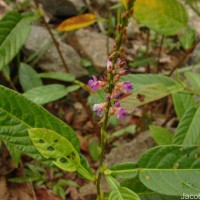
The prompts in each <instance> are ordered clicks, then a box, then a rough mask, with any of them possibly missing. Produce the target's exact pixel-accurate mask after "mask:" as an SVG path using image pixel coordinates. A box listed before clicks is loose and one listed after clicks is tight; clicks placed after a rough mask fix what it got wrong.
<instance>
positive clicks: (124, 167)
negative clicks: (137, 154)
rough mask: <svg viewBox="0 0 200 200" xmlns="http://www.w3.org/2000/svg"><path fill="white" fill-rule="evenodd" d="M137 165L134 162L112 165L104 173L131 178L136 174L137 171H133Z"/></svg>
mask: <svg viewBox="0 0 200 200" xmlns="http://www.w3.org/2000/svg"><path fill="white" fill-rule="evenodd" d="M136 167H137V164H136V163H129V162H127V163H121V164H117V165H114V166H112V167H111V168H110V169H109V170H107V171H106V172H105V173H107V174H109V175H111V176H113V177H115V178H123V179H132V178H134V177H135V176H137V174H138V172H137V171H135V168H136Z"/></svg>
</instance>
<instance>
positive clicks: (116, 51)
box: [96, 0, 134, 200]
mask: <svg viewBox="0 0 200 200" xmlns="http://www.w3.org/2000/svg"><path fill="white" fill-rule="evenodd" d="M133 3H134V0H129V1H128V9H127V11H126V12H125V13H124V14H123V15H122V20H121V23H120V24H119V26H118V34H117V36H116V39H115V42H116V44H115V47H113V53H112V54H111V55H112V56H111V57H112V69H114V66H115V63H116V62H117V59H118V58H119V56H120V53H121V51H120V50H121V45H122V43H123V41H124V39H125V38H126V37H125V36H126V27H127V25H128V19H129V17H130V16H131V15H132V9H133ZM108 80H109V86H108V93H109V95H110V96H111V95H112V91H113V89H114V75H113V74H108ZM111 107H112V102H111V101H108V103H107V107H106V111H105V114H104V120H103V125H102V128H101V144H100V149H101V151H100V166H99V172H98V175H97V184H96V187H97V199H98V200H102V198H101V197H102V193H101V186H100V185H101V178H102V175H103V173H104V166H103V162H104V154H105V146H106V139H107V134H106V131H107V126H108V120H109V111H110V108H111Z"/></svg>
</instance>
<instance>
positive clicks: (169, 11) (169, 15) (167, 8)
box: [134, 0, 188, 35]
mask: <svg viewBox="0 0 200 200" xmlns="http://www.w3.org/2000/svg"><path fill="white" fill-rule="evenodd" d="M134 17H135V18H136V19H137V20H138V21H139V22H140V23H141V24H142V25H144V26H147V27H148V28H150V29H152V30H154V31H156V32H158V33H160V34H163V35H175V34H177V33H178V32H179V31H181V30H182V29H183V28H184V27H185V26H186V25H187V21H188V14H187V11H186V9H185V7H184V6H183V4H182V3H180V1H178V0H136V1H135V5H134Z"/></svg>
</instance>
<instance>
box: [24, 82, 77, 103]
mask: <svg viewBox="0 0 200 200" xmlns="http://www.w3.org/2000/svg"><path fill="white" fill-rule="evenodd" d="M78 88H79V86H76V85H75V86H69V87H68V88H66V87H65V86H63V85H60V84H51V85H44V86H40V87H36V88H33V89H31V90H28V91H27V92H25V93H24V94H23V95H24V96H25V97H26V98H28V99H30V100H31V101H33V102H34V103H36V104H40V105H41V104H46V103H49V102H52V101H55V100H58V99H60V98H63V97H64V96H66V95H67V94H68V93H70V92H73V91H75V90H77V89H78Z"/></svg>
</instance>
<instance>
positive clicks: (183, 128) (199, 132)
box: [173, 107, 200, 145]
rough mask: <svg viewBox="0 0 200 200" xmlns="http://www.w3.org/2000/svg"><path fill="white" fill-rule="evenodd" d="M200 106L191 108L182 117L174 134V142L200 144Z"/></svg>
mask: <svg viewBox="0 0 200 200" xmlns="http://www.w3.org/2000/svg"><path fill="white" fill-rule="evenodd" d="M199 119H200V107H198V108H197V107H192V108H189V109H188V110H187V111H186V112H185V113H184V115H183V117H182V118H181V121H180V122H179V125H178V128H177V129H176V132H175V135H174V140H173V143H174V144H183V145H195V144H197V145H198V144H200V126H199Z"/></svg>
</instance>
